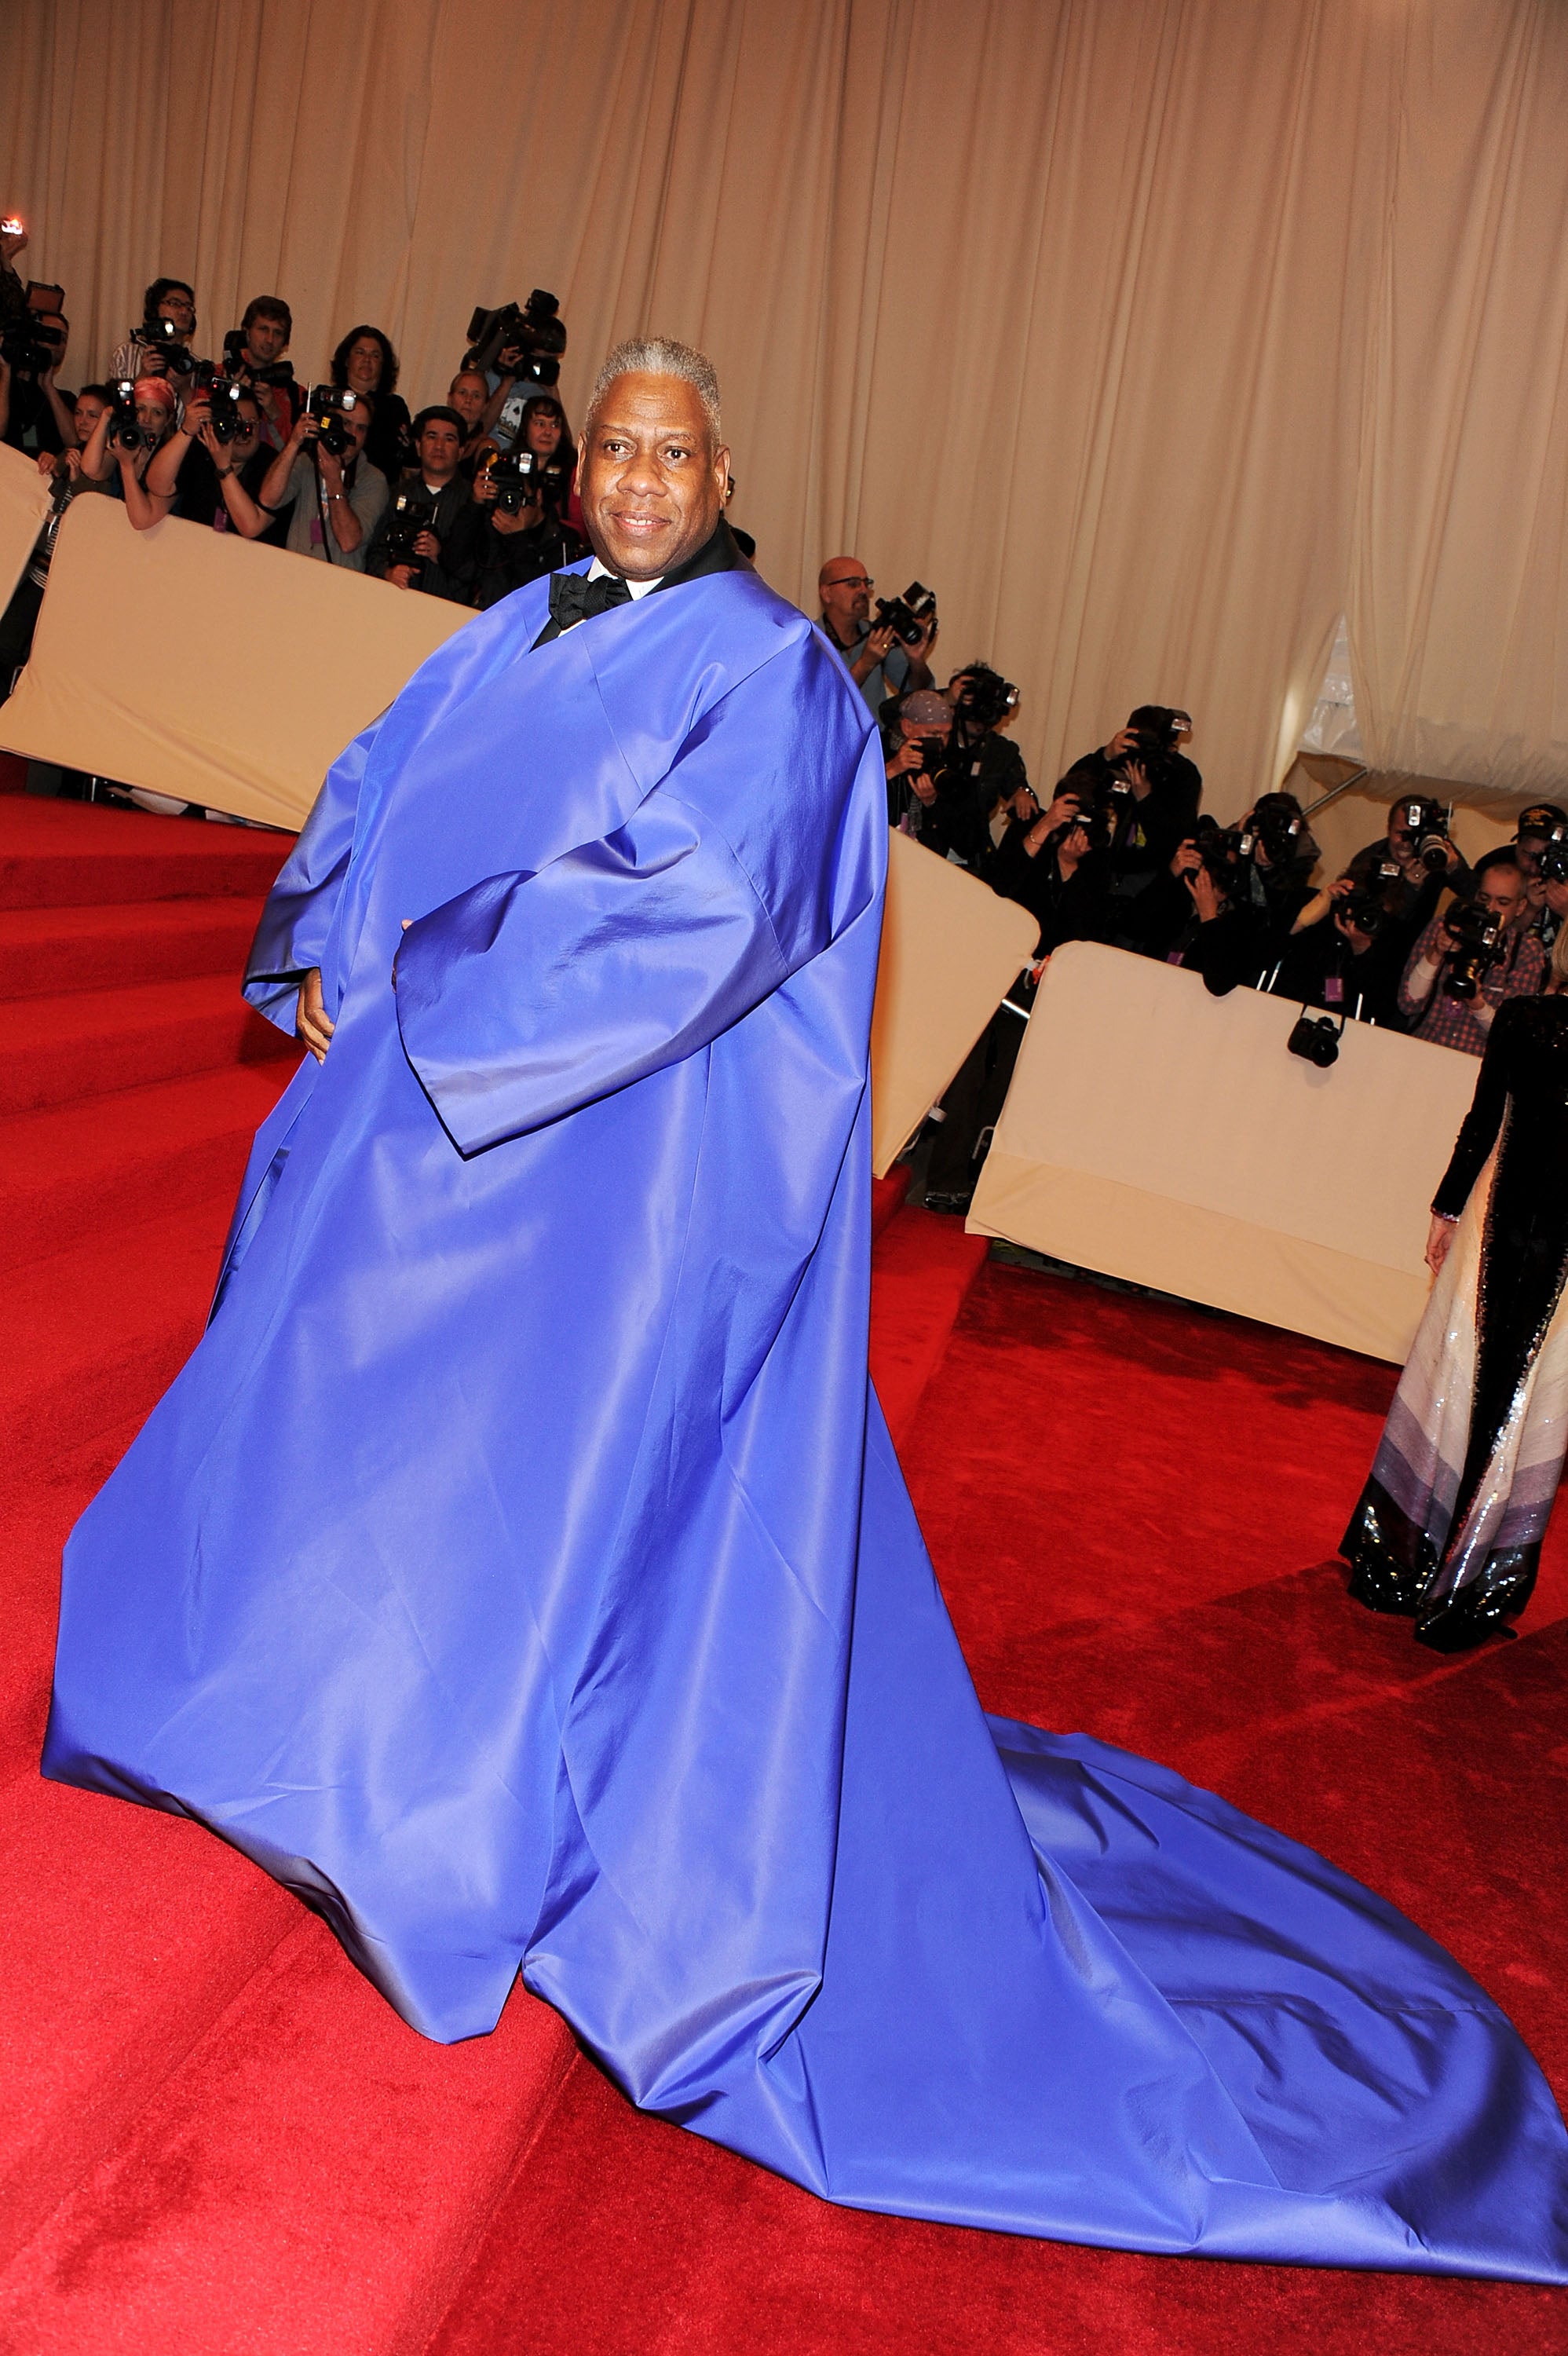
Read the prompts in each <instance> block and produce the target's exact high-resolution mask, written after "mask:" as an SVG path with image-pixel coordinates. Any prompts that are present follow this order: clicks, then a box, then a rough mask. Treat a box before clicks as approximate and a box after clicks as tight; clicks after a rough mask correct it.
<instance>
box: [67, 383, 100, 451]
mask: <svg viewBox="0 0 1568 2356" xmlns="http://www.w3.org/2000/svg"><path fill="white" fill-rule="evenodd" d="M106 406H107V403H106V402H101V401H100V400H99V398H98V395H97V394H96V393H95V392H83V393H79V394H78V396H77V402H76V407H75V408H74V409H73V410H72V411H71V422H72V423H73V424H74V425H75V427H76V438H77V441H78V443H79V444H80V446H81V448H82V449H84V450H85V449H86V447H87V445H88V443H89V442H90V440H91V436H92V429H93V427H94V426H95V425H96V424H97V423H98V421H99V419H100V418H101V416H102V414H103V412H104V409H105V407H106Z"/></svg>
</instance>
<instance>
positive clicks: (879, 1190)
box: [871, 1162, 910, 1244]
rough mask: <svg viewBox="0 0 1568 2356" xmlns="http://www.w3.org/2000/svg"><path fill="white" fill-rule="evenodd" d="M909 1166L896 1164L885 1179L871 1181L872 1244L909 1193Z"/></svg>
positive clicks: (904, 1163)
mask: <svg viewBox="0 0 1568 2356" xmlns="http://www.w3.org/2000/svg"><path fill="white" fill-rule="evenodd" d="M909 1179H910V1172H909V1164H908V1162H898V1163H897V1164H896V1165H895V1166H894V1167H893V1168H892V1169H891V1170H890V1171H889V1173H888V1174H887V1176H886V1177H885V1178H873V1179H872V1181H871V1241H872V1243H873V1244H874V1243H875V1242H876V1241H877V1238H878V1237H879V1236H880V1234H881V1232H882V1229H883V1228H884V1227H885V1226H887V1224H888V1221H889V1220H890V1219H891V1217H892V1215H893V1214H894V1212H895V1211H896V1210H897V1209H898V1208H899V1205H901V1203H902V1201H903V1198H904V1196H905V1195H906V1194H908V1193H909Z"/></svg>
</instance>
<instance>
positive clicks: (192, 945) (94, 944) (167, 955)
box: [0, 896, 261, 999]
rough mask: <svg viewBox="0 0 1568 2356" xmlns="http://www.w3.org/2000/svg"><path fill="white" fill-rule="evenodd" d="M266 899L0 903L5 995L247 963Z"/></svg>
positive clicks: (231, 971)
mask: <svg viewBox="0 0 1568 2356" xmlns="http://www.w3.org/2000/svg"><path fill="white" fill-rule="evenodd" d="M260 914H261V902H260V901H259V900H254V899H250V898H243V899H241V898H237V897H233V896H230V897H229V898H214V899H201V900H142V901H127V902H124V903H123V904H121V905H115V906H111V907H88V908H0V999H7V998H44V997H48V996H50V995H51V994H53V993H56V992H58V991H70V990H112V989H118V988H123V986H124V985H125V984H126V983H127V982H143V981H183V980H188V979H189V978H190V977H191V976H192V975H193V974H204V973H205V974H221V975H222V976H223V977H224V978H225V979H226V980H228V981H229V984H230V986H231V987H232V986H233V985H234V982H235V980H236V977H237V976H238V975H239V974H240V973H242V972H243V970H244V967H245V953H246V951H247V950H248V949H249V948H250V946H251V935H252V934H253V933H254V931H255V929H256V919H257V917H258V916H260Z"/></svg>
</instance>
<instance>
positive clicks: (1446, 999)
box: [1399, 850, 1546, 1055]
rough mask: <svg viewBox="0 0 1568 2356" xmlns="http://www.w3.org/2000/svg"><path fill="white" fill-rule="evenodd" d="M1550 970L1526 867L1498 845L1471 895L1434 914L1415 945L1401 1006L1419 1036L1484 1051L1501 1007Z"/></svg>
mask: <svg viewBox="0 0 1568 2356" xmlns="http://www.w3.org/2000/svg"><path fill="white" fill-rule="evenodd" d="M1545 977H1546V952H1545V951H1544V949H1543V948H1541V943H1540V942H1539V941H1538V940H1537V939H1536V938H1535V937H1534V936H1533V934H1532V933H1531V931H1530V901H1529V896H1528V892H1527V879H1526V876H1525V873H1524V870H1523V868H1522V867H1521V866H1520V862H1519V858H1518V855H1517V853H1516V852H1514V851H1511V850H1509V851H1493V852H1492V854H1491V856H1490V857H1489V858H1488V859H1483V860H1482V861H1481V862H1480V863H1479V864H1478V866H1477V869H1476V872H1475V881H1474V888H1473V891H1472V894H1471V895H1470V897H1469V898H1468V899H1467V900H1461V901H1456V902H1455V903H1454V904H1453V905H1451V906H1450V907H1448V908H1446V909H1445V910H1444V912H1443V913H1442V915H1440V916H1434V917H1433V919H1432V921H1431V923H1430V924H1429V925H1427V926H1426V927H1425V929H1424V932H1423V933H1422V935H1421V937H1420V939H1419V940H1418V941H1417V942H1416V944H1415V947H1414V948H1413V949H1412V951H1411V953H1410V958H1409V961H1408V963H1407V964H1406V966H1405V969H1404V977H1403V980H1402V981H1401V983H1400V987H1399V1010H1400V1012H1401V1013H1402V1014H1403V1016H1404V1018H1405V1021H1406V1023H1407V1024H1408V1025H1409V1028H1410V1030H1411V1031H1412V1033H1413V1034H1414V1036H1415V1037H1416V1038H1417V1039H1425V1040H1428V1041H1430V1042H1431V1044H1433V1045H1435V1046H1438V1047H1455V1048H1457V1049H1458V1051H1459V1053H1460V1054H1461V1055H1483V1054H1484V1053H1485V1052H1486V1044H1487V1034H1488V1032H1489V1031H1490V1029H1491V1026H1492V1018H1493V1016H1494V1014H1495V1013H1496V1012H1497V1010H1498V1008H1499V1006H1500V1005H1502V1004H1503V1002H1504V1001H1505V1000H1507V999H1510V998H1533V997H1534V996H1535V995H1536V994H1537V993H1538V992H1539V991H1540V989H1541V983H1542V982H1543V980H1545Z"/></svg>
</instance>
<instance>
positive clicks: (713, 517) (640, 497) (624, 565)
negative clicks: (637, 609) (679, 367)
mask: <svg viewBox="0 0 1568 2356" xmlns="http://www.w3.org/2000/svg"><path fill="white" fill-rule="evenodd" d="M578 457H579V466H578V484H579V487H580V490H581V499H582V519H583V523H584V525H585V526H586V528H587V531H588V537H589V540H590V541H592V546H593V551H594V553H595V555H596V556H597V557H598V558H599V560H600V562H602V563H603V564H605V565H608V566H609V568H610V570H611V571H612V572H613V573H621V574H622V575H623V576H624V578H625V579H627V580H629V581H656V580H658V579H659V578H660V577H661V576H662V575H663V574H664V573H673V572H674V571H675V569H676V567H677V565H680V564H684V563H685V562H686V560H687V558H688V556H695V555H696V554H697V552H698V550H699V548H701V547H703V546H704V545H705V544H706V543H707V541H709V540H711V539H712V537H713V533H714V530H715V529H716V527H717V525H718V522H719V519H720V515H721V514H722V513H723V510H724V487H725V484H726V483H727V481H728V480H729V475H730V453H729V451H728V450H727V449H725V448H724V447H723V446H722V445H720V446H719V447H717V448H716V447H715V446H714V442H713V435H712V432H711V429H710V428H709V423H708V419H707V417H706V415H705V414H704V412H703V407H702V403H701V402H700V401H699V399H698V395H697V387H696V386H695V385H692V384H688V383H687V381H686V380H685V378H684V377H678V376H650V375H647V374H645V373H644V372H642V371H641V370H636V371H634V372H633V373H631V374H630V375H627V376H618V377H616V378H615V379H614V380H613V382H612V383H611V384H610V385H609V386H608V387H607V389H606V391H605V393H604V397H603V400H602V401H601V402H600V404H599V407H598V409H597V411H596V412H594V414H593V416H592V418H591V419H590V420H589V422H588V424H587V426H586V428H585V429H584V432H583V434H582V438H581V442H580V443H579V444H578Z"/></svg>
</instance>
